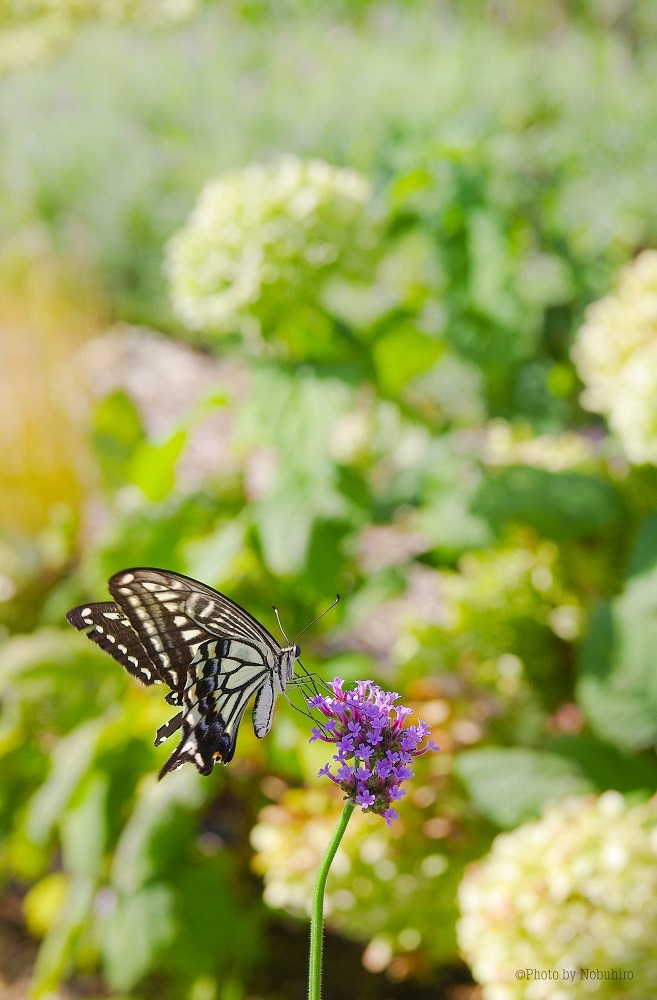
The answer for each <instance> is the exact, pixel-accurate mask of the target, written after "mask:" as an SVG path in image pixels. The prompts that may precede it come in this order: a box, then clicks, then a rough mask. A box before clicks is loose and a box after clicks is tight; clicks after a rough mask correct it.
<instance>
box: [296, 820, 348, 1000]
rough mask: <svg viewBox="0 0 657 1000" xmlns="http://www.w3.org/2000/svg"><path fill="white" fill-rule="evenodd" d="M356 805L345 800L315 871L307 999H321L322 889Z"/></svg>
mask: <svg viewBox="0 0 657 1000" xmlns="http://www.w3.org/2000/svg"><path fill="white" fill-rule="evenodd" d="M355 807H356V803H355V802H345V806H344V809H343V810H342V816H341V817H340V822H339V823H338V825H337V828H336V830H335V833H334V834H333V837H332V838H331V841H330V843H329V845H328V847H327V848H326V853H325V855H324V857H323V858H322V861H321V864H320V866H319V871H318V872H317V881H316V882H315V892H314V894H313V908H312V912H311V915H310V964H309V968H308V1000H321V995H322V993H321V991H322V948H323V944H324V889H325V887H326V879H327V877H328V873H329V869H330V867H331V864H332V863H333V858H334V857H335V855H336V851H337V849H338V847H339V846H340V841H341V840H342V837H343V834H344V832H345V830H346V829H347V823H348V822H349V817H350V816H351V814H352V812H353V811H354V809H355Z"/></svg>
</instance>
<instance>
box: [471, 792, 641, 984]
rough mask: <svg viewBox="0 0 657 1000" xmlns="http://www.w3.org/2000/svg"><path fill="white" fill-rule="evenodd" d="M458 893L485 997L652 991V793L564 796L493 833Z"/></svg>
mask: <svg viewBox="0 0 657 1000" xmlns="http://www.w3.org/2000/svg"><path fill="white" fill-rule="evenodd" d="M459 902H460V907H461V913H462V917H461V919H460V921H459V924H458V937H459V944H460V947H461V950H462V952H463V954H464V956H465V958H466V959H467V961H468V962H469V963H470V965H471V968H472V971H473V974H474V976H475V978H476V979H477V980H478V981H479V982H480V983H481V984H482V985H483V996H484V998H485V1000H521V998H522V1000H562V998H563V1000H572V998H573V997H574V996H579V997H582V996H589V995H593V996H595V997H596V998H599V1000H603V998H612V997H614V998H619V997H623V998H624V1000H644V998H645V997H647V996H652V995H654V993H655V990H656V989H657V965H656V964H655V961H654V936H655V933H654V928H655V925H656V923H657V799H651V800H650V801H649V802H647V803H645V804H642V805H639V806H634V807H628V806H627V805H626V803H625V800H624V799H623V797H622V796H621V795H620V794H619V793H618V792H605V793H604V794H603V795H601V796H600V797H599V798H595V797H594V796H587V797H584V798H573V799H567V800H564V801H563V802H562V803H560V804H559V805H558V806H556V807H554V808H552V809H551V810H549V811H548V812H547V813H546V815H545V816H544V817H543V819H541V820H539V821H538V822H534V823H526V824H525V825H523V826H521V827H519V828H518V829H517V830H514V831H513V832H512V833H507V834H502V835H500V836H499V837H497V839H496V840H495V841H494V843H493V847H492V849H491V852H490V854H489V855H488V856H487V857H486V858H484V859H483V861H481V862H479V863H478V864H476V865H473V866H471V867H470V868H468V869H467V871H466V875H465V877H464V879H463V881H462V883H461V886H460V889H459ZM553 973H556V977H554V976H553V975H552V976H550V974H553ZM573 973H574V978H571V977H572V974H573ZM543 974H545V975H543ZM566 974H567V975H566ZM548 976H549V978H547V977H548Z"/></svg>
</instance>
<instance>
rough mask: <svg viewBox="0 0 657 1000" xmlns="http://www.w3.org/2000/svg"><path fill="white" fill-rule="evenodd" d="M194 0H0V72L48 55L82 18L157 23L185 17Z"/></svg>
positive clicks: (59, 45) (21, 66) (62, 42)
mask: <svg viewBox="0 0 657 1000" xmlns="http://www.w3.org/2000/svg"><path fill="white" fill-rule="evenodd" d="M197 3H198V0H0V74H3V73H9V72H11V71H12V70H17V69H22V68H24V67H26V66H33V65H35V64H36V63H39V62H42V61H43V60H44V59H47V58H49V57H50V56H52V55H53V54H54V53H55V52H56V51H57V49H59V48H61V46H62V45H63V44H64V43H65V42H66V41H67V39H68V38H69V37H70V36H71V34H72V32H73V30H74V28H75V25H76V24H77V23H78V22H80V21H83V20H92V19H96V20H103V21H138V22H140V23H145V24H159V23H161V22H166V21H176V20H180V19H181V18H185V17H188V16H189V15H190V14H191V13H192V11H193V10H194V8H195V7H196V6H197Z"/></svg>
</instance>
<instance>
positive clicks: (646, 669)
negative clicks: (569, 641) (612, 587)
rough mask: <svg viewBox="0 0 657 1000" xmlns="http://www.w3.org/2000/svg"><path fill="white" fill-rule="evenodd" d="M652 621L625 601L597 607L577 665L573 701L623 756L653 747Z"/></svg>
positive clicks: (656, 675) (656, 693)
mask: <svg viewBox="0 0 657 1000" xmlns="http://www.w3.org/2000/svg"><path fill="white" fill-rule="evenodd" d="M656 648H657V621H655V620H654V618H652V619H651V618H649V617H648V616H647V615H646V614H645V613H644V611H643V609H642V608H641V607H640V606H636V605H634V606H633V605H632V602H631V598H630V595H627V596H624V598H619V599H618V600H617V601H616V602H614V603H612V604H604V605H601V606H600V607H598V608H597V609H596V610H595V612H594V614H593V615H592V616H591V622H590V625H589V628H588V631H587V634H586V636H585V638H584V641H583V643H582V647H581V650H580V660H579V680H578V683H577V697H578V701H579V703H580V706H581V708H582V710H583V712H584V714H585V716H586V719H587V721H588V722H589V724H590V725H591V727H592V728H593V730H594V731H595V732H596V733H597V734H598V735H599V736H600V737H601V738H602V739H605V740H608V741H610V742H611V743H614V744H615V745H616V746H618V747H620V748H622V749H626V750H641V749H644V748H645V747H649V746H652V745H653V744H654V743H655V742H656V741H657V671H655V649H656Z"/></svg>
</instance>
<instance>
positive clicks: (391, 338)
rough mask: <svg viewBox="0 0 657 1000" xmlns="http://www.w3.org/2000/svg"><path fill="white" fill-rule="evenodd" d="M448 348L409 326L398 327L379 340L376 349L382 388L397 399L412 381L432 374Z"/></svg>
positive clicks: (377, 369) (375, 356) (375, 360)
mask: <svg viewBox="0 0 657 1000" xmlns="http://www.w3.org/2000/svg"><path fill="white" fill-rule="evenodd" d="M444 349H445V348H444V345H443V344H442V343H441V342H440V341H439V340H434V339H432V338H431V337H427V336H425V334H423V333H420V332H419V330H416V329H415V328H414V327H412V326H409V325H408V324H406V325H399V326H395V327H394V329H393V330H391V331H390V332H389V333H386V334H384V335H383V336H382V337H379V338H378V340H377V341H376V342H375V344H374V346H373V348H372V353H373V357H374V365H375V368H376V373H377V377H378V380H379V385H380V386H381V388H382V389H383V391H384V392H386V393H388V394H390V395H393V396H394V395H395V394H397V393H398V392H400V391H401V390H402V389H403V388H404V386H405V385H407V384H408V383H409V382H410V381H411V380H412V379H414V378H416V377H417V376H418V375H422V374H423V373H424V372H426V371H428V370H429V369H430V368H431V367H432V366H433V365H434V364H435V362H436V361H437V360H438V358H439V357H440V355H441V354H442V353H443V351H444Z"/></svg>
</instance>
